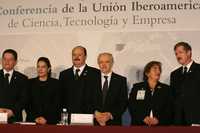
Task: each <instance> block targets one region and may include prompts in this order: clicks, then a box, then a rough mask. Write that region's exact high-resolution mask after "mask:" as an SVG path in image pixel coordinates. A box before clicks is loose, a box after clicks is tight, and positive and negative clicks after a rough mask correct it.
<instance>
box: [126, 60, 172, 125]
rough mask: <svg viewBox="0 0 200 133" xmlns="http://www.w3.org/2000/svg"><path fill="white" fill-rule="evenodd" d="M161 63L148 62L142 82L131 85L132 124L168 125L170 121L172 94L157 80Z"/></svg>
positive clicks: (130, 109) (129, 106)
mask: <svg viewBox="0 0 200 133" xmlns="http://www.w3.org/2000/svg"><path fill="white" fill-rule="evenodd" d="M161 71H162V70H161V63H160V62H157V61H151V62H149V63H148V64H147V65H146V66H145V68H144V82H141V83H137V84H134V85H133V88H132V91H131V93H130V96H129V105H128V108H129V112H130V114H131V118H132V125H148V126H156V125H169V124H171V122H172V94H171V89H170V87H169V86H168V85H166V84H163V83H161V82H159V79H160V75H161Z"/></svg>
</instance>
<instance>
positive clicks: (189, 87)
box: [170, 62, 200, 125]
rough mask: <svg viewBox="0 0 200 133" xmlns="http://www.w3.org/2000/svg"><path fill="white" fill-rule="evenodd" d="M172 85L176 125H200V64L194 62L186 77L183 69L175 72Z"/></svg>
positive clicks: (172, 75)
mask: <svg viewBox="0 0 200 133" xmlns="http://www.w3.org/2000/svg"><path fill="white" fill-rule="evenodd" d="M170 85H171V87H172V88H173V94H174V122H175V124H178V125H191V124H192V123H198V124H200V113H199V112H200V106H199V101H200V64H197V63H195V62H193V63H192V65H191V67H190V69H189V71H188V73H187V74H186V75H185V76H184V75H183V69H182V67H180V68H178V69H176V70H175V71H173V72H172V73H171V78H170Z"/></svg>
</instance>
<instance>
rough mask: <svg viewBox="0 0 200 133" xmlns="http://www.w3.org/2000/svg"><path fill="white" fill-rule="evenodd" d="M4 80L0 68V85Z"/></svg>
mask: <svg viewBox="0 0 200 133" xmlns="http://www.w3.org/2000/svg"><path fill="white" fill-rule="evenodd" d="M3 81H4V74H3V69H1V70H0V85H2V84H3Z"/></svg>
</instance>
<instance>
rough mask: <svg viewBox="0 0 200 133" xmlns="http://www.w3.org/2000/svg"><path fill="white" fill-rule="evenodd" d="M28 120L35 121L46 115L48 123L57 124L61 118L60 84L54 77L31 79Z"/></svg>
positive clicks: (27, 109) (27, 110)
mask: <svg viewBox="0 0 200 133" xmlns="http://www.w3.org/2000/svg"><path fill="white" fill-rule="evenodd" d="M26 112H27V121H31V122H35V119H36V118H37V117H40V116H42V117H44V118H45V119H46V120H47V124H56V123H58V122H59V120H60V85H59V81H58V80H57V79H54V78H48V79H47V81H39V79H38V78H33V79H30V80H29V103H28V105H27V108H26Z"/></svg>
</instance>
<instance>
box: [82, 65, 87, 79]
mask: <svg viewBox="0 0 200 133" xmlns="http://www.w3.org/2000/svg"><path fill="white" fill-rule="evenodd" d="M87 74H88V66H87V65H85V68H84V69H83V71H82V73H81V75H80V77H86V76H87Z"/></svg>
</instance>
